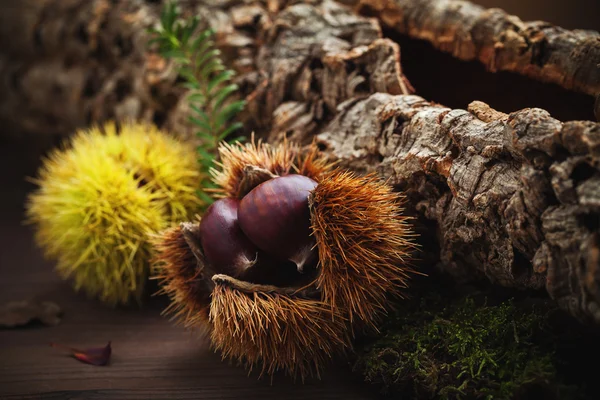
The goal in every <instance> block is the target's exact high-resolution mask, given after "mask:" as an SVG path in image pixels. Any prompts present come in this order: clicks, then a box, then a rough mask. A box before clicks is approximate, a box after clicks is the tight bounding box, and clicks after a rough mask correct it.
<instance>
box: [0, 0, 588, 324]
mask: <svg viewBox="0 0 600 400" xmlns="http://www.w3.org/2000/svg"><path fill="white" fill-rule="evenodd" d="M27 4H29V2H28V3H27ZM35 4H37V5H36V7H34V8H33V9H32V10H33V11H30V12H29V13H27V14H25V15H26V17H22V19H23V20H24V21H30V22H29V23H27V24H16V25H18V26H20V27H21V28H20V29H22V32H24V34H23V35H15V36H18V37H19V40H20V41H23V42H22V43H20V44H18V45H15V46H13V47H12V48H10V49H9V50H10V51H9V52H7V54H6V55H5V56H3V57H4V58H2V64H1V65H2V66H1V68H2V69H4V70H5V72H6V71H7V70H8V72H9V74H8V76H9V77H10V79H4V80H3V82H4V84H5V85H8V86H6V87H5V88H4V89H6V90H7V91H8V95H9V96H10V97H9V98H8V99H5V101H4V102H3V103H2V105H1V107H0V117H1V118H2V119H5V120H8V121H10V122H11V123H12V124H14V125H15V126H17V127H19V129H20V130H21V131H30V132H48V133H61V132H66V133H70V132H71V129H72V127H75V126H84V125H86V124H87V123H89V122H92V121H93V122H97V121H101V120H102V119H106V118H110V117H117V118H124V117H138V118H142V119H143V118H146V119H150V120H154V121H155V122H157V123H158V125H159V126H163V127H172V128H173V130H175V131H179V129H180V130H181V131H185V130H186V129H187V130H188V131H189V130H190V127H189V125H186V124H185V123H183V122H181V121H185V120H184V118H185V102H183V101H181V98H182V96H181V94H182V92H181V90H180V89H178V88H175V87H173V82H174V80H175V78H176V77H175V76H174V74H173V72H172V71H170V69H169V66H168V63H165V62H164V60H161V59H159V58H157V57H156V56H155V55H154V54H153V53H152V52H149V51H147V50H146V47H145V43H146V42H145V41H146V39H147V37H146V35H145V33H144V32H143V30H144V29H145V27H147V26H149V25H150V24H152V23H153V22H155V21H156V16H157V15H158V11H159V9H160V8H159V7H160V5H153V6H149V5H148V4H146V3H144V2H142V1H133V0H132V1H130V2H122V3H118V4H117V5H116V6H111V7H108V8H106V7H107V4H108V2H107V1H103V0H95V1H93V2H90V1H82V0H70V1H57V0H53V1H51V0H47V1H46V2H40V3H35ZM183 4H184V5H185V9H186V11H187V12H188V13H191V12H195V13H199V14H201V15H205V16H207V18H206V21H207V22H208V23H209V24H210V25H212V27H213V28H215V30H216V31H217V33H218V43H219V45H220V47H221V49H222V50H223V54H224V57H225V58H226V60H228V62H229V64H230V65H231V66H233V67H234V68H235V69H236V70H237V71H238V73H239V75H238V79H237V82H238V83H239V85H240V96H243V97H246V99H247V101H248V105H247V107H246V109H245V111H244V113H243V115H242V119H243V121H244V123H245V127H246V130H247V133H250V132H251V131H256V133H257V136H260V137H264V138H267V139H268V140H269V141H271V142H277V141H279V140H281V139H282V138H283V137H284V136H287V137H288V138H290V139H293V140H296V141H300V142H304V143H306V142H309V141H311V140H312V139H313V138H314V137H315V136H316V137H317V140H318V142H319V143H320V145H321V146H322V147H323V149H324V151H326V152H328V153H329V154H331V156H332V158H337V159H338V160H339V161H340V163H341V165H343V166H345V167H347V168H351V169H353V170H356V171H359V172H368V171H376V172H378V173H379V174H380V176H381V177H382V178H385V179H387V180H388V181H389V182H390V183H391V184H393V185H395V187H396V188H397V189H398V190H403V191H404V192H405V193H406V195H407V197H408V199H409V201H408V205H409V208H408V210H407V211H408V212H410V213H413V214H414V215H416V216H417V217H418V221H419V223H420V228H419V229H420V232H421V233H422V239H423V240H422V244H423V250H424V251H423V256H424V257H426V259H427V260H435V261H436V267H437V268H438V269H439V270H440V271H443V272H444V273H447V274H449V275H450V276H452V277H453V278H455V279H457V280H463V281H466V280H477V279H487V280H489V281H491V282H493V283H495V284H497V285H501V286H508V287H514V288H522V289H538V290H545V291H547V293H548V294H549V295H550V296H551V297H552V298H554V299H555V300H556V301H557V302H558V303H559V304H560V305H561V306H562V307H563V308H564V309H566V310H568V311H569V312H570V313H571V314H572V315H574V316H576V317H577V318H579V319H581V320H582V321H586V322H594V323H600V309H599V304H600V284H599V283H600V190H599V189H598V188H600V125H599V124H597V123H593V122H591V121H575V122H567V123H562V122H560V121H558V120H556V119H554V118H552V117H551V116H550V115H549V114H548V113H547V112H546V111H544V110H541V109H537V108H529V109H523V110H518V111H515V112H513V113H510V114H508V115H507V114H503V113H500V112H496V111H494V110H492V109H491V108H489V107H488V106H487V105H485V104H483V103H480V102H473V103H472V104H471V105H470V107H469V109H468V110H452V109H449V108H447V107H444V106H443V105H439V104H433V103H431V102H428V101H426V100H425V99H423V98H421V97H419V96H416V95H414V94H413V91H414V90H413V89H412V87H411V85H410V82H409V79H410V77H409V79H407V78H406V77H405V76H404V75H403V73H402V69H401V58H400V49H399V46H398V45H397V44H396V43H394V42H393V41H391V40H389V39H384V38H383V35H382V31H381V27H380V25H379V23H378V22H377V20H376V19H373V18H367V17H364V16H359V15H356V14H355V13H354V12H353V11H352V9H351V8H350V7H347V6H344V5H341V4H340V3H336V2H334V1H331V0H312V1H308V2H306V1H304V2H300V1H289V2H284V1H280V2H278V1H275V0H270V1H268V2H266V3H265V2H241V1H240V2H238V1H229V2H227V1H217V0H213V1H210V2H208V1H205V2H202V3H195V2H186V3H183ZM411 4H412V3H411ZM465 7H466V6H465ZM476 9H477V8H476ZM7 14H11V12H8V13H7ZM61 14H67V15H70V16H71V18H69V19H68V20H69V21H80V23H79V24H76V23H73V24H67V25H65V24H64V23H62V24H60V23H58V22H56V21H58V20H59V15H61ZM492 14H493V13H492ZM4 15H6V13H5V14H4ZM493 15H496V14H493ZM62 18H63V19H64V16H63V17H62ZM52 21H55V23H53V22H52ZM517 25H518V24H517ZM100 26H102V29H99V28H98V27H100ZM94 27H96V28H94ZM40 29H41V30H42V32H44V33H43V34H39V33H36V32H38V31H40ZM32 32H33V33H32ZM82 32H83V33H82ZM544 32H546V31H544ZM588 35H592V36H593V34H592V33H588ZM592 36H590V37H592ZM450 37H453V36H450ZM519 37H520V36H519ZM574 37H575V38H577V37H579V36H577V35H575V36H574ZM36 38H38V39H36ZM39 38H42V39H43V40H41V41H40V39H39ZM84 39H85V40H84ZM577 40H578V39H577ZM460 43H462V42H459V44H460ZM486 43H487V42H486ZM511 43H512V42H511ZM586 43H587V42H586ZM27 46H38V47H39V49H38V48H37V47H33V48H34V49H37V50H35V51H33V50H31V49H30V50H28V47H27ZM457 48H462V47H461V46H459V45H458V44H457ZM509 48H511V47H510V46H509ZM40 49H41V50H40ZM538 50H539V49H538ZM527 51H532V50H531V49H529V50H527ZM536 51H537V50H536ZM590 51H592V50H590ZM594 51H595V50H594ZM40 52H41V53H40ZM39 54H43V56H42V57H40V56H39ZM552 54H553V56H552V57H551V58H550V60H554V61H551V64H548V63H546V64H548V65H567V64H568V62H569V61H568V58H566V59H565V60H562V61H561V60H559V58H560V57H562V56H559V52H556V53H555V52H552ZM69 55H70V56H69ZM403 57H418V55H411V54H408V55H406V54H405V55H403ZM554 57H558V58H556V60H555V59H554ZM565 57H566V56H565ZM590 58H592V59H593V57H590ZM496 59H503V58H502V57H500V58H498V57H496ZM69 60H71V61H70V62H69ZM552 63H553V64H552ZM561 63H562V64H561ZM564 63H567V64H564ZM546 64H544V65H546ZM515 65H516V64H515ZM586 65H587V64H586ZM586 68H587V67H586ZM584 70H586V69H585V68H584ZM586 71H588V72H589V71H590V70H589V69H587V70H586ZM580 72H581V71H580ZM584 75H585V74H584ZM584 75H580V73H579V72H578V73H577V74H575V75H573V76H571V77H570V78H568V79H564V80H563V82H567V81H569V80H570V82H571V84H572V85H576V84H577V85H581V86H582V88H583V86H586V85H590V86H592V87H593V85H596V84H597V83H598V82H597V81H593V82H587V83H586V82H585V79H588V78H589V76H592V75H586V76H588V78H585V77H584ZM588 80H589V79H588ZM90 82H91V83H90ZM119 82H121V85H125V87H126V88H127V87H128V88H129V89H128V90H123V89H119V87H120V86H119ZM576 82H579V83H576ZM594 82H596V83H594ZM10 85H13V86H10ZM56 85H58V88H59V89H56ZM573 87H575V86H573ZM586 87H587V86H586ZM88 88H89V90H88ZM584 90H588V89H584ZM86 93H89V95H88V96H87V97H86ZM119 93H121V95H119ZM5 94H6V92H5ZM473 100H477V99H473ZM119 110H124V111H119ZM178 121H179V122H178ZM178 127H179V128H178ZM429 238H431V239H432V241H431V242H429V241H427V239H429Z"/></svg>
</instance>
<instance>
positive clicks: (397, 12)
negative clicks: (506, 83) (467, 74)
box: [344, 0, 600, 96]
mask: <svg viewBox="0 0 600 400" xmlns="http://www.w3.org/2000/svg"><path fill="white" fill-rule="evenodd" d="M344 2H345V3H347V4H353V5H354V6H355V7H356V9H357V11H358V12H360V13H364V14H367V15H370V16H376V17H377V19H378V20H380V21H381V22H382V24H383V25H384V26H386V27H389V28H391V29H394V30H396V31H398V32H400V33H402V34H406V35H408V36H410V37H412V38H416V39H423V40H426V41H428V42H430V43H431V44H432V45H433V46H435V47H436V48H437V49H439V50H441V51H444V52H448V53H451V54H452V55H453V56H454V57H456V58H459V59H461V60H479V61H480V62H481V63H482V64H483V65H485V67H486V68H487V69H488V70H489V71H491V72H497V71H511V72H515V73H518V74H522V75H525V76H528V77H530V78H532V79H536V80H540V81H542V82H547V83H554V84H558V85H560V86H562V87H564V88H566V89H569V90H575V91H579V92H582V93H586V94H589V95H592V96H596V95H598V94H600V33H598V32H596V31H591V30H567V29H563V28H561V27H558V26H554V25H552V24H550V23H547V22H544V21H522V20H521V19H520V18H519V17H518V16H515V15H510V14H508V13H506V12H505V11H503V10H501V9H498V8H490V9H486V8H484V7H481V6H479V5H476V4H473V3H471V2H468V1H462V0H345V1H344Z"/></svg>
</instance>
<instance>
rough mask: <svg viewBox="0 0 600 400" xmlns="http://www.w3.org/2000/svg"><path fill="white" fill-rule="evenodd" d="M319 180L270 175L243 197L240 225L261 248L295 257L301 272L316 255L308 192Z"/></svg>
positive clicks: (288, 257)
mask: <svg viewBox="0 0 600 400" xmlns="http://www.w3.org/2000/svg"><path fill="white" fill-rule="evenodd" d="M316 186H317V182H315V181H314V180H313V179H310V178H308V177H306V176H303V175H297V174H291V175H285V176H280V177H277V178H273V179H270V180H268V181H266V182H263V183H261V184H260V185H258V186H256V187H255V188H254V189H252V190H251V191H250V192H249V193H248V194H247V195H246V196H244V197H243V198H242V200H241V201H240V206H239V209H238V220H239V224H240V228H241V229H242V231H243V232H244V233H245V234H246V236H247V237H248V239H250V241H251V242H252V243H254V244H255V245H256V246H257V247H258V248H259V249H261V250H263V251H264V252H266V253H268V254H271V255H273V256H275V257H278V258H281V259H284V260H290V261H293V262H294V263H295V264H296V267H297V269H298V271H300V272H302V271H303V270H304V269H305V268H306V266H307V265H310V263H311V262H312V261H313V260H314V259H315V258H316V254H315V253H316V252H315V251H314V249H313V247H314V246H315V241H314V239H313V237H312V236H311V228H310V210H309V208H308V196H309V194H310V192H311V191H312V190H313V189H314V188H315V187H316Z"/></svg>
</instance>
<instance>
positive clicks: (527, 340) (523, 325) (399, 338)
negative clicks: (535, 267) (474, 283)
mask: <svg viewBox="0 0 600 400" xmlns="http://www.w3.org/2000/svg"><path fill="white" fill-rule="evenodd" d="M432 293H433V294H432ZM549 315H550V313H549V310H548V309H544V308H543V307H537V306H533V307H523V305H522V304H521V303H519V305H518V306H516V305H515V301H514V300H512V299H508V300H503V301H499V302H498V301H496V302H494V303H491V301H488V299H487V298H485V297H476V296H468V297H463V296H456V294H454V295H453V296H450V295H448V294H444V295H442V294H441V293H439V292H433V291H430V292H429V293H428V294H426V297H420V298H419V299H418V300H412V301H408V302H404V303H402V306H401V308H400V309H398V310H397V311H396V313H395V314H394V315H393V316H391V317H390V318H389V319H388V320H387V321H386V325H385V326H384V327H383V330H382V333H381V335H380V336H378V337H377V339H375V340H372V341H370V342H369V343H367V344H365V345H364V347H363V351H362V352H360V353H359V356H358V359H357V361H356V364H355V368H356V370H357V371H359V372H360V373H361V374H362V375H363V376H364V378H365V379H366V380H367V381H369V382H373V383H375V384H377V385H379V387H380V388H381V391H382V392H383V393H387V394H403V395H405V396H407V397H406V398H426V399H509V398H528V399H529V398H543V399H553V398H560V399H563V398H569V399H574V398H584V397H581V396H580V395H579V392H580V391H579V390H578V388H577V387H575V386H573V385H568V384H566V383H564V382H563V381H562V379H561V377H560V376H559V375H560V374H559V364H560V362H559V360H558V357H557V356H556V348H557V346H556V344H557V343H558V342H557V339H556V337H555V335H554V334H553V332H552V329H551V328H550V326H549V323H548V318H549ZM403 397H404V396H403Z"/></svg>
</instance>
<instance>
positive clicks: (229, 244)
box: [200, 198, 259, 278]
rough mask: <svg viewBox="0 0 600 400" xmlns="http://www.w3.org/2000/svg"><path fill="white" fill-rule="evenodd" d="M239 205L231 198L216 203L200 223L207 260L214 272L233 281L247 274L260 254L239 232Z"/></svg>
mask: <svg viewBox="0 0 600 400" xmlns="http://www.w3.org/2000/svg"><path fill="white" fill-rule="evenodd" d="M239 203H240V202H239V200H237V199H233V198H225V199H220V200H217V201H215V202H214V203H213V204H211V205H210V206H209V207H208V209H207V210H206V213H205V214H204V216H203V217H202V220H201V221H200V241H201V244H202V249H203V250H204V256H205V257H206V260H207V261H208V263H209V264H210V265H211V267H212V268H213V269H214V270H215V272H217V273H221V274H226V275H230V276H232V277H235V278H238V277H241V276H243V275H244V274H247V273H248V272H249V271H248V270H249V269H250V268H252V267H253V266H254V265H255V264H256V262H257V258H258V251H259V250H258V248H257V247H256V246H255V245H254V244H253V243H252V242H251V241H250V240H249V239H248V238H247V237H246V236H245V235H244V233H243V232H242V230H241V229H240V225H239V223H238V208H239Z"/></svg>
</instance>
